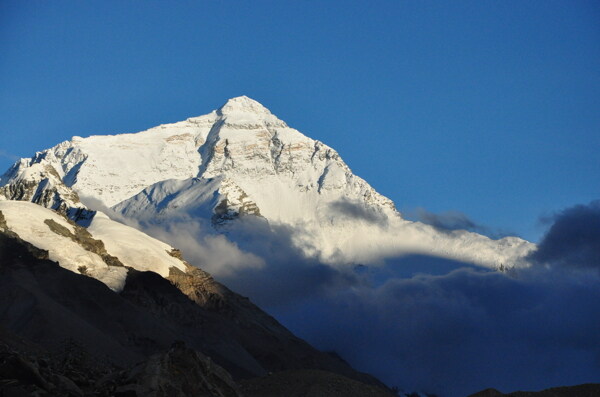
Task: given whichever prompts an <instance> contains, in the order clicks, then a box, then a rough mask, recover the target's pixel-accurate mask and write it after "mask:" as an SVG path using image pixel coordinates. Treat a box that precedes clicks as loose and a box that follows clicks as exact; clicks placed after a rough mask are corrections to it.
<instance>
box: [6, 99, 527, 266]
mask: <svg viewBox="0 0 600 397" xmlns="http://www.w3.org/2000/svg"><path fill="white" fill-rule="evenodd" d="M36 164H40V165H43V166H44V167H45V169H49V168H53V169H54V170H56V173H55V174H56V175H57V176H58V177H59V178H60V181H62V183H63V185H64V187H67V188H70V189H72V190H73V191H74V192H76V193H77V194H78V195H79V197H81V198H89V197H92V198H95V199H98V200H100V201H101V202H102V203H104V205H106V206H109V207H112V208H113V209H114V210H116V211H118V212H120V213H122V214H123V215H125V216H127V217H131V218H135V219H138V220H154V221H155V220H156V219H160V220H163V221H165V220H166V221H168V220H169V219H171V218H173V217H176V216H179V215H181V214H188V215H191V216H192V217H195V218H202V219H206V220H209V221H210V222H211V223H212V225H213V226H214V227H215V228H216V229H217V230H221V229H223V226H227V225H231V224H232V223H234V222H235V221H236V219H237V218H239V217H243V216H254V217H261V218H264V219H266V220H267V221H268V222H269V224H270V225H272V226H276V225H284V226H285V227H287V228H288V230H291V231H292V234H293V239H292V240H293V243H294V244H295V245H296V246H297V247H298V248H300V249H301V250H303V251H304V252H305V253H306V254H307V255H314V256H317V257H318V258H319V259H320V260H321V261H323V262H326V263H331V264H347V263H374V262H378V261H381V260H384V259H385V258H389V257H393V256H398V255H404V254H411V253H418V254H427V255H435V256H442V257H447V258H452V259H459V260H466V261H470V262H474V263H479V264H482V265H486V266H492V267H495V266H499V265H500V264H504V265H505V266H511V265H519V264H522V259H521V258H522V257H523V256H524V255H526V254H527V253H528V252H529V251H530V250H532V249H533V247H534V246H533V244H530V243H528V242H526V241H524V240H521V239H519V238H515V237H507V238H504V239H500V240H491V239H489V238H487V237H485V236H482V235H479V234H475V233H470V232H466V231H453V232H447V231H440V230H437V229H435V228H433V227H431V226H428V225H425V224H422V223H418V222H410V221H407V220H404V219H403V218H402V217H401V215H400V214H399V213H398V212H397V211H396V210H395V207H394V204H393V203H392V201H391V200H389V199H387V198H386V197H384V196H382V195H380V194H379V193H377V192H376V191H375V190H374V189H373V188H372V187H371V186H370V185H369V184H368V183H367V182H366V181H364V180H363V179H361V178H359V177H357V176H356V175H354V174H353V173H352V171H351V170H350V168H349V167H348V166H347V165H346V164H345V163H344V161H343V160H342V159H341V158H340V156H339V155H338V153H337V152H336V151H335V150H333V149H332V148H330V147H329V146H327V145H325V144H323V143H321V142H319V141H316V140H313V139H311V138H308V137H307V136H305V135H303V134H302V133H300V132H299V131H297V130H295V129H293V128H290V127H288V126H287V124H286V123H285V122H283V121H281V120H279V119H278V118H277V117H276V116H275V115H273V114H272V113H271V112H270V111H269V110H268V109H266V108H265V107H264V106H262V105H261V104H260V103H258V102H256V101H254V100H252V99H250V98H248V97H245V96H242V97H237V98H233V99H230V100H229V101H228V102H227V103H226V104H225V105H224V106H222V107H221V108H219V109H218V110H215V111H212V112H211V113H209V114H207V115H204V116H200V117H193V118H190V119H187V120H185V121H182V122H178V123H174V124H167V125H161V126H159V127H155V128H152V129H150V130H147V131H143V132H139V133H136V134H122V135H113V136H92V137H89V138H80V137H74V138H73V139H72V140H71V141H66V142H63V143H61V144H59V145H57V146H55V147H53V148H51V149H48V150H45V151H43V152H39V153H37V154H36V155H35V156H34V157H33V158H31V159H23V160H21V161H20V162H17V163H16V164H15V166H13V167H12V168H11V169H10V170H9V171H7V173H6V174H5V175H4V176H3V177H2V180H1V182H0V185H1V186H3V187H0V189H4V190H0V195H2V194H3V195H4V197H5V198H7V199H13V200H14V199H24V200H30V201H34V200H32V199H31V198H28V197H27V195H21V196H22V197H18V195H16V194H15V193H14V192H15V191H18V190H19V189H18V188H17V187H18V186H19V184H23V180H26V181H27V180H28V179H27V175H28V173H27V172H26V170H28V169H30V168H32V167H40V165H36ZM39 179H40V178H38V180H37V182H35V183H33V182H31V183H30V184H33V186H38V187H39V186H41V185H42V182H40V181H39ZM55 184H56V183H55ZM407 188H409V187H407ZM61 189H62V186H61ZM53 192H54V193H55V194H56V196H57V197H63V196H64V195H65V194H64V193H63V192H62V191H60V192H58V191H56V189H55V190H54V191H53ZM30 196H32V197H33V196H34V193H31V194H30ZM57 200H58V201H60V198H59V199H57ZM47 201H48V200H47ZM54 201H56V200H54ZM54 201H53V202H54ZM72 201H73V200H72ZM84 201H85V200H84ZM38 202H39V200H38ZM41 204H42V205H45V204H44V203H43V202H42V203H41ZM54 205H55V206H56V204H54ZM46 206H49V207H50V205H46Z"/></svg>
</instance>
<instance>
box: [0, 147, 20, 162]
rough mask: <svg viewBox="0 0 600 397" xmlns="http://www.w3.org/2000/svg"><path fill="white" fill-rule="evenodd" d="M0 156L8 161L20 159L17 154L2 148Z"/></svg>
mask: <svg viewBox="0 0 600 397" xmlns="http://www.w3.org/2000/svg"><path fill="white" fill-rule="evenodd" d="M0 157H1V158H4V159H7V160H10V161H17V160H19V159H20V157H19V156H16V155H14V154H12V153H9V152H7V151H6V150H4V149H0Z"/></svg>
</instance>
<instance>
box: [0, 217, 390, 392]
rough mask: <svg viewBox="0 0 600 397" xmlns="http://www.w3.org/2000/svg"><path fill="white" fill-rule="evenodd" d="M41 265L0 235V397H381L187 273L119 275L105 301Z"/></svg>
mask: <svg viewBox="0 0 600 397" xmlns="http://www.w3.org/2000/svg"><path fill="white" fill-rule="evenodd" d="M0 229H1V228H0ZM47 258H48V252H47V251H44V250H41V249H39V248H37V247H35V246H33V245H32V244H30V243H27V242H25V241H23V240H21V239H20V238H19V236H18V235H17V234H16V233H14V232H11V231H10V230H8V229H2V232H1V233H0V324H1V325H0V395H1V396H27V395H38V396H87V395H89V396H189V395H195V396H241V395H246V396H253V395H257V396H258V395H268V393H269V392H267V394H265V393H263V388H264V390H267V391H269V390H277V388H275V389H273V387H275V386H273V385H274V384H277V383H281V384H288V381H287V380H286V379H288V377H290V376H292V378H294V379H296V383H297V384H298V385H299V386H298V389H299V390H301V389H302V387H304V386H301V384H302V382H304V384H305V386H306V385H308V384H313V383H314V382H313V381H312V380H310V379H312V378H311V376H312V377H314V374H315V373H316V374H318V378H319V379H320V380H321V383H322V385H321V386H320V387H321V389H317V390H323V388H327V387H329V386H328V385H330V384H334V385H335V390H332V391H331V392H328V395H340V396H342V395H350V394H348V391H349V390H356V385H360V386H359V387H361V388H364V389H365V390H369V391H370V392H371V393H372V394H370V395H374V396H386V395H391V392H390V391H389V390H388V389H387V388H386V387H385V386H384V385H383V384H381V383H380V382H379V381H377V380H376V379H375V378H373V377H371V376H369V375H366V374H362V373H359V372H357V371H355V370H354V369H352V368H351V367H350V366H349V365H348V364H347V363H345V362H344V361H343V360H341V359H339V358H338V357H336V356H335V355H332V354H327V353H323V352H319V351H317V350H316V349H314V348H312V347H311V346H310V345H308V344H307V343H306V342H304V341H303V340H301V339H299V338H297V337H295V336H294V335H293V334H291V333H290V332H289V331H288V330H287V329H285V328H284V327H283V326H281V325H280V324H279V323H278V322H277V321H276V320H275V319H273V318H272V317H270V316H268V315H267V314H266V313H264V312H263V311H261V310H260V309H259V308H258V307H256V306H255V305H253V304H252V303H251V302H250V301H249V300H248V299H247V298H244V297H241V296H239V295H237V294H235V293H234V292H232V291H230V290H228V289H227V288H226V287H224V286H223V285H221V284H219V283H217V282H216V281H214V280H213V279H212V277H210V276H209V275H208V274H207V273H205V272H203V271H201V270H199V269H195V268H194V269H190V270H189V271H188V272H183V271H176V270H173V274H172V275H170V276H169V277H168V278H163V277H161V276H160V275H158V274H156V273H154V272H143V271H137V270H135V269H128V275H127V279H126V283H125V285H124V288H123V289H122V290H121V291H120V292H118V293H117V292H115V291H113V290H111V289H110V288H108V286H107V285H106V284H104V283H102V282H100V281H98V280H96V279H94V278H92V277H89V276H87V275H85V274H78V273H76V272H73V271H69V270H67V269H64V268H62V267H60V266H59V265H58V264H57V263H56V262H53V261H51V260H49V259H47ZM305 370H313V371H316V372H310V371H309V372H307V373H306V374H307V375H306V376H299V375H298V374H303V372H302V371H305ZM282 371H300V372H295V373H294V372H282ZM273 373H275V375H270V374H273ZM279 373H281V374H279ZM290 374H295V375H290ZM269 375H270V376H269ZM248 379H253V380H252V381H251V382H250V381H249V383H244V382H245V381H246V380H248ZM265 379H266V380H265ZM280 379H282V380H280ZM302 379H304V381H302ZM240 382H241V383H242V384H244V385H245V387H244V388H243V390H244V392H243V393H242V388H241V387H240ZM316 384H319V382H316ZM359 390H360V389H359ZM275 393H277V391H275ZM318 393H320V392H318ZM336 393H337V394H336ZM373 393H374V394H373ZM271 395H273V394H271ZM303 395H316V394H314V393H313V394H310V393H309V394H303Z"/></svg>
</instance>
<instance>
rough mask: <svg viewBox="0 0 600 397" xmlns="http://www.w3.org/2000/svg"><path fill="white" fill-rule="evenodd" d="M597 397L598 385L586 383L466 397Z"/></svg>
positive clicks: (478, 393)
mask: <svg viewBox="0 0 600 397" xmlns="http://www.w3.org/2000/svg"><path fill="white" fill-rule="evenodd" d="M503 396H510V397H597V396H600V383H586V384H584V385H577V386H562V387H553V388H550V389H546V390H542V391H515V392H512V393H502V392H500V391H498V390H496V389H485V390H482V391H480V392H477V393H475V394H471V395H470V396H468V397H503Z"/></svg>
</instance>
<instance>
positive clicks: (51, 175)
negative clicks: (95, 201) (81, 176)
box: [0, 159, 94, 220]
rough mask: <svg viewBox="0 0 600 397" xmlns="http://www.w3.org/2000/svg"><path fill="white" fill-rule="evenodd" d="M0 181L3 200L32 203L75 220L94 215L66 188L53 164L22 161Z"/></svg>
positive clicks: (72, 191) (0, 194) (0, 197)
mask: <svg viewBox="0 0 600 397" xmlns="http://www.w3.org/2000/svg"><path fill="white" fill-rule="evenodd" d="M0 181H1V182H2V183H1V184H0V185H1V186H2V187H0V199H4V200H20V201H31V202H32V203H36V204H39V205H41V206H44V207H46V208H50V209H53V210H55V211H57V212H60V213H62V214H64V215H67V216H69V217H71V218H72V219H74V220H79V219H87V218H89V217H91V216H93V213H94V212H93V211H90V210H88V209H87V208H86V207H85V206H84V205H83V204H82V203H81V201H79V196H78V195H77V193H76V192H75V191H74V190H73V189H71V188H69V187H67V186H66V185H65V183H64V182H63V180H62V178H61V176H60V175H59V173H58V172H57V171H56V169H55V168H54V165H52V164H50V163H48V162H46V161H43V162H40V163H35V162H33V160H32V161H31V162H28V161H27V160H25V159H22V160H21V161H19V162H17V163H15V165H13V166H12V168H11V169H9V170H8V171H7V172H6V173H5V174H4V176H3V177H2V178H0Z"/></svg>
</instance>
